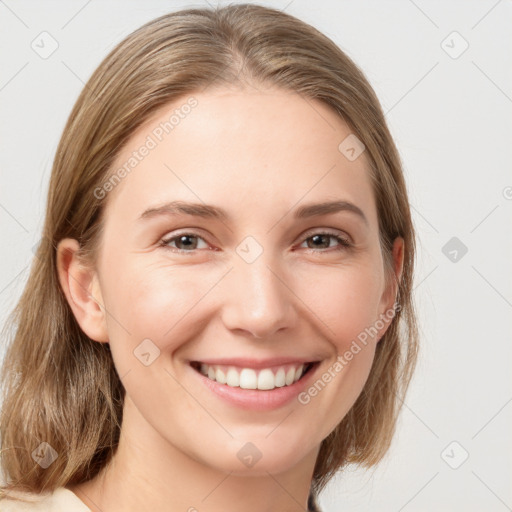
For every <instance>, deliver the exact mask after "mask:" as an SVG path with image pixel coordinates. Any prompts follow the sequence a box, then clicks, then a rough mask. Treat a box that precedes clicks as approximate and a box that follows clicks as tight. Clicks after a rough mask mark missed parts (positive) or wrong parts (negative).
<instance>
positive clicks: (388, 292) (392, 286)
mask: <svg viewBox="0 0 512 512" xmlns="http://www.w3.org/2000/svg"><path fill="white" fill-rule="evenodd" d="M392 256H393V275H392V276H390V278H389V279H387V284H386V289H385V290H384V293H383V294H382V297H381V302H380V316H379V318H381V319H383V320H384V323H385V326H384V328H383V329H381V330H380V333H379V341H380V339H381V338H382V336H384V333H385V332H386V330H387V328H388V327H389V325H390V324H391V320H392V319H393V316H394V314H393V315H392V312H393V311H394V310H395V304H396V299H397V294H398V287H399V284H400V281H401V279H402V271H403V265H404V239H403V238H402V237H396V238H395V240H394V242H393V249H392Z"/></svg>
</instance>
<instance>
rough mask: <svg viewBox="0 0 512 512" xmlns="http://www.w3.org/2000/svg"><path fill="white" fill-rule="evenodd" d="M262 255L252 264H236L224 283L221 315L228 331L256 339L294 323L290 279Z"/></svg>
mask: <svg viewBox="0 0 512 512" xmlns="http://www.w3.org/2000/svg"><path fill="white" fill-rule="evenodd" d="M264 255H265V252H264V253H263V255H261V256H260V257H259V258H258V259H257V260H256V261H254V262H252V263H247V262H246V261H244V260H242V259H239V260H238V261H236V262H235V268H234V269H233V270H232V271H231V272H230V273H229V275H228V276H227V280H226V281H225V283H224V286H225V288H224V290H223V293H224V294H225V295H224V296H225V301H224V304H223V308H222V313H221V316H222V321H223V323H224V325H225V327H226V328H227V329H230V330H231V331H233V332H235V331H238V334H240V333H244V334H245V335H250V336H252V337H254V338H259V339H263V338H271V337H272V336H273V335H275V333H277V332H278V331H280V330H284V329H290V328H293V327H294V326H295V323H296V321H297V310H296V307H295V304H294V299H295V297H294V294H293V291H292V286H291V283H290V279H289V276H288V275H287V273H286V272H285V271H279V270H278V269H277V267H276V266H275V265H273V264H271V263H272V262H271V261H269V258H265V257H264ZM274 267H275V268H274Z"/></svg>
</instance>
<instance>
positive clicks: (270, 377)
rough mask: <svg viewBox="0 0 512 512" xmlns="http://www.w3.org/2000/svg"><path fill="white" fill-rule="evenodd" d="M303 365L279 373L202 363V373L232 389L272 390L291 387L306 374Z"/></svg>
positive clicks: (287, 368) (279, 369)
mask: <svg viewBox="0 0 512 512" xmlns="http://www.w3.org/2000/svg"><path fill="white" fill-rule="evenodd" d="M304 369H305V366H304V365H303V364H301V365H299V366H297V365H286V366H281V367H280V368H278V369H277V371H275V373H274V371H273V370H271V369H270V368H264V369H262V370H259V371H258V370H254V369H252V368H242V369H239V368H235V367H234V366H217V365H212V366H209V365H207V364H204V363H202V364H201V367H200V372H201V373H202V374H203V375H205V376H207V377H208V378H209V379H211V380H215V381H217V382H219V383H220V384H227V385H228V386H230V387H233V388H237V387H240V388H242V389H260V390H271V389H274V388H281V387H283V386H290V385H291V384H293V383H294V382H297V381H298V380H299V379H300V378H301V377H302V375H303V373H304Z"/></svg>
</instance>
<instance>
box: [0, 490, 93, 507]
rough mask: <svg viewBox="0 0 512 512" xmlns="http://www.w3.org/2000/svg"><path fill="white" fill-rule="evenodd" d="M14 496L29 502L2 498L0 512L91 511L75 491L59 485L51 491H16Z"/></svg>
mask: <svg viewBox="0 0 512 512" xmlns="http://www.w3.org/2000/svg"><path fill="white" fill-rule="evenodd" d="M13 495H14V493H13ZM16 496H20V497H21V498H23V499H26V500H30V502H29V503H27V502H25V501H19V500H14V499H10V498H3V499H0V512H43V511H44V512H91V510H90V509H89V508H88V507H86V505H85V504H84V503H83V502H82V501H81V500H80V499H79V498H78V496H77V495H76V494H75V493H73V492H71V491H70V490H69V489H66V488H65V487H59V488H58V489H56V490H55V491H54V492H53V493H46V494H32V493H23V494H22V493H16Z"/></svg>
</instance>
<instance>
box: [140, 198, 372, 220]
mask: <svg viewBox="0 0 512 512" xmlns="http://www.w3.org/2000/svg"><path fill="white" fill-rule="evenodd" d="M342 211H347V212H351V213H354V214H356V215H357V216H358V217H359V218H360V219H361V220H362V221H363V222H364V223H365V224H366V225H367V226H368V225H369V224H368V219H367V218H366V216H365V214H364V212H363V211H362V210H361V208H359V207H358V206H356V205H355V204H353V203H350V202H348V201H328V202H324V203H309V204H305V205H303V206H301V207H299V208H297V209H296V210H295V212H294V214H293V217H294V218H295V219H307V218H311V217H319V216H321V215H328V214H332V213H338V212H342ZM180 214H185V215H193V216H194V217H202V218H207V219H217V220H221V221H228V220H230V216H229V214H228V213H227V212H226V210H224V209H222V208H219V207H218V206H213V205H209V204H203V203H188V202H185V201H171V202H169V203H166V204H164V205H162V206H157V207H152V208H148V209H147V210H146V211H144V212H143V213H142V214H141V216H140V217H139V219H140V220H142V219H150V218H154V217H158V216H161V215H180Z"/></svg>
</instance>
